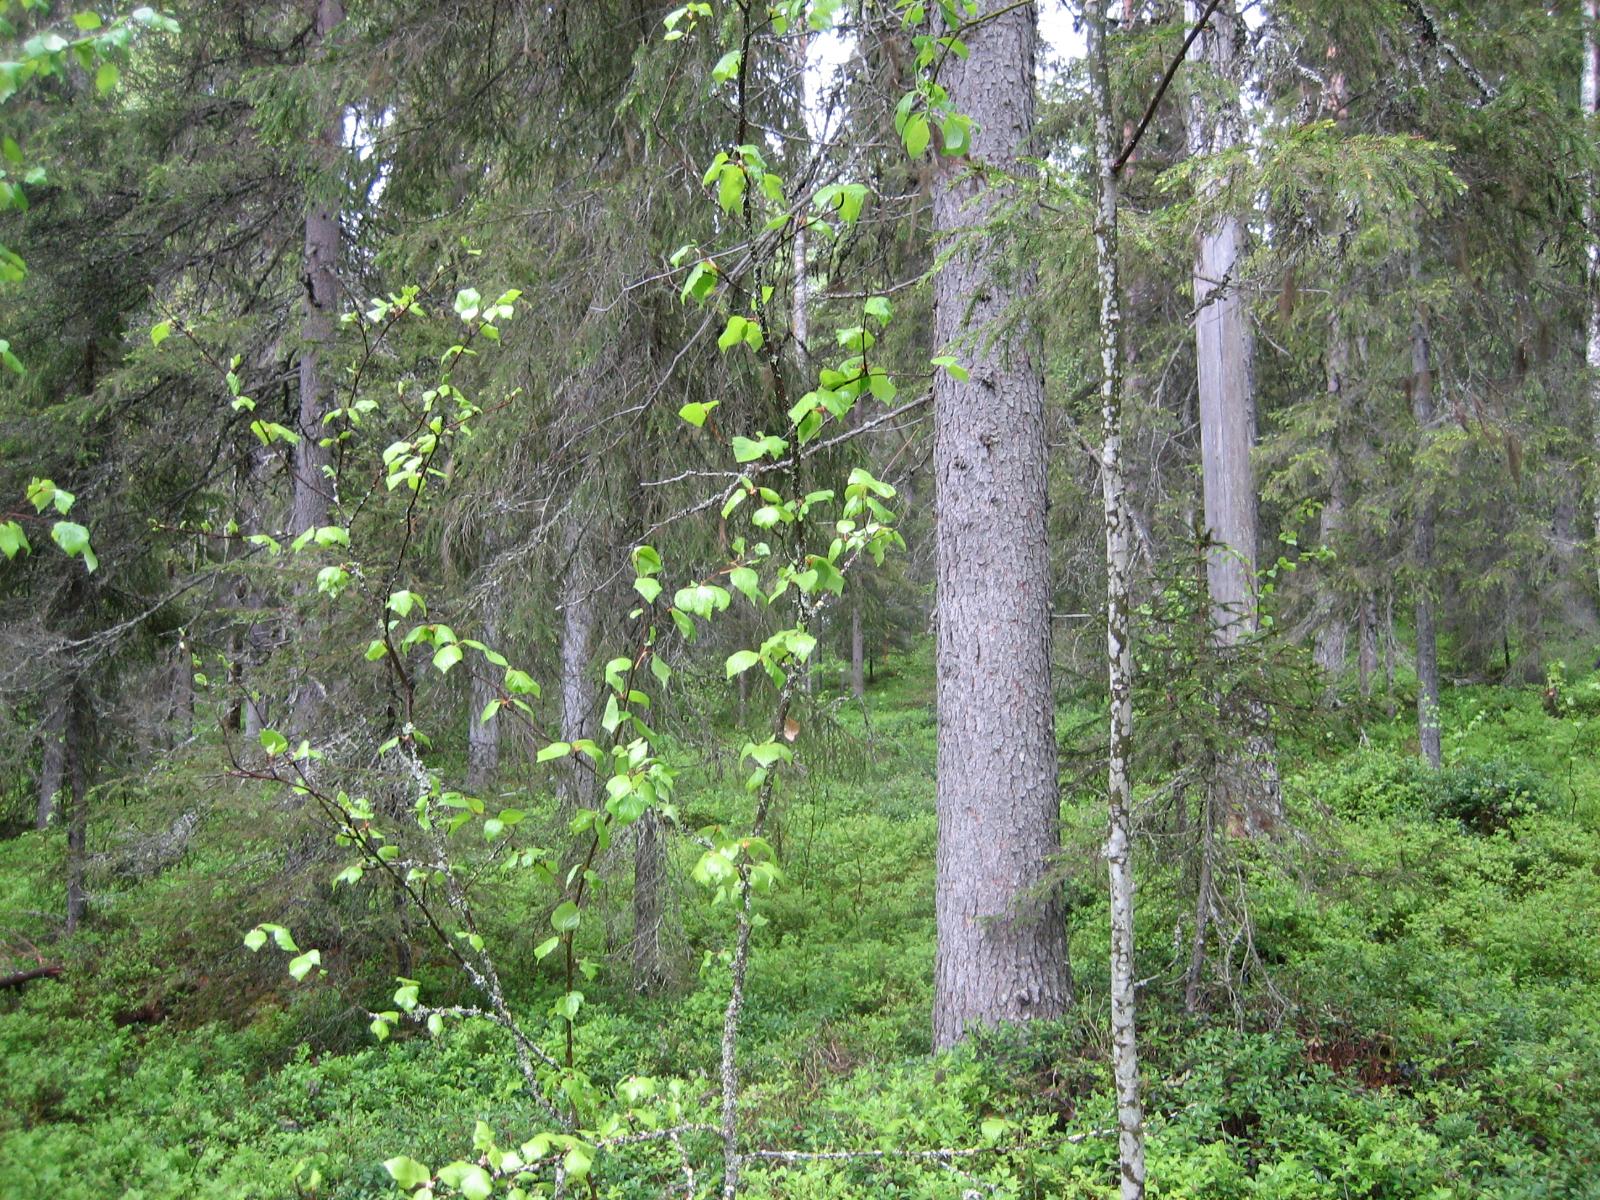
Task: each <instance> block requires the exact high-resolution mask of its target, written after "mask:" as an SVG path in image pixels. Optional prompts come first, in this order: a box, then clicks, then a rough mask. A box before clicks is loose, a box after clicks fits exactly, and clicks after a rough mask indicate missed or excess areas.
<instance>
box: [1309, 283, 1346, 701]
mask: <svg viewBox="0 0 1600 1200" xmlns="http://www.w3.org/2000/svg"><path fill="white" fill-rule="evenodd" d="M1349 362H1350V343H1349V341H1348V340H1347V339H1346V337H1345V333H1344V323H1343V322H1342V321H1341V320H1340V319H1339V314H1338V311H1337V309H1336V310H1335V311H1334V314H1333V316H1332V317H1330V318H1329V320H1328V348H1327V351H1326V354H1325V364H1324V365H1325V367H1326V377H1327V384H1326V394H1327V403H1328V406H1329V408H1330V409H1331V410H1332V411H1333V412H1335V413H1338V414H1339V415H1340V424H1341V425H1342V424H1343V411H1344V406H1345V404H1346V397H1345V388H1344V383H1345V374H1346V372H1347V371H1348V369H1349ZM1345 488H1346V479H1345V465H1344V456H1343V448H1342V445H1341V442H1340V438H1339V434H1338V432H1337V427H1336V431H1335V433H1334V437H1333V446H1332V448H1331V462H1330V464H1329V468H1328V500H1327V503H1326V504H1324V505H1323V508H1322V543H1323V545H1325V546H1334V545H1336V544H1337V543H1338V541H1339V538H1340V537H1341V536H1342V535H1343V533H1344V524H1345ZM1317 607H1318V610H1319V611H1318V621H1317V630H1316V636H1315V641H1314V649H1313V656H1314V657H1315V659H1316V663H1317V666H1319V667H1321V668H1322V670H1323V671H1324V672H1326V673H1327V674H1328V675H1329V676H1330V677H1331V678H1332V679H1334V680H1337V678H1338V677H1339V676H1340V675H1342V674H1343V673H1344V668H1345V662H1346V659H1347V657H1348V655H1349V648H1348V647H1349V641H1350V617H1349V613H1348V612H1347V610H1346V605H1345V602H1344V595H1343V594H1342V592H1341V590H1340V588H1339V587H1338V586H1337V584H1336V583H1335V582H1334V581H1333V580H1329V579H1327V578H1326V575H1324V581H1323V583H1322V594H1321V596H1320V597H1319V598H1318V605H1317Z"/></svg>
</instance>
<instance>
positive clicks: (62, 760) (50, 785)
mask: <svg viewBox="0 0 1600 1200" xmlns="http://www.w3.org/2000/svg"><path fill="white" fill-rule="evenodd" d="M67 705H68V698H67V697H65V696H63V697H60V698H52V699H51V700H50V701H49V708H48V709H47V710H46V711H45V718H44V728H43V730H42V731H41V736H40V740H41V745H40V761H39V802H38V807H37V808H36V809H35V812H34V819H33V827H34V828H35V829H43V828H45V827H46V826H47V825H49V824H50V818H51V817H52V816H53V815H54V814H55V812H56V806H57V803H58V800H59V797H60V794H61V785H62V783H63V781H64V780H65V778H66V764H67V743H66V737H67Z"/></svg>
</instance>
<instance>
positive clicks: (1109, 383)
mask: <svg viewBox="0 0 1600 1200" xmlns="http://www.w3.org/2000/svg"><path fill="white" fill-rule="evenodd" d="M1084 14H1085V17H1086V19H1087V20H1086V23H1087V25H1088V34H1089V80H1090V90H1091V92H1092V93H1093V96H1094V108H1095V112H1094V134H1095V158H1096V160H1097V166H1098V170H1097V172H1096V182H1097V185H1098V186H1097V188H1096V201H1097V203H1096V212H1095V225H1094V238H1095V266H1096V275H1097V277H1098V280H1099V286H1100V407H1101V419H1102V438H1101V443H1100V483H1101V490H1102V495H1103V499H1104V504H1105V529H1106V664H1107V675H1108V684H1109V692H1110V700H1111V705H1110V707H1111V732H1110V740H1109V744H1108V747H1107V756H1106V766H1107V785H1108V786H1107V801H1108V803H1107V808H1108V817H1109V819H1108V822H1107V833H1106V849H1105V856H1106V867H1107V874H1108V877H1109V882H1110V892H1111V1067H1112V1076H1113V1079H1114V1081H1115V1084H1116V1092H1117V1141H1118V1162H1119V1167H1120V1176H1121V1195H1122V1200H1143V1198H1144V1188H1145V1155H1144V1101H1143V1098H1142V1096H1141V1094H1140V1089H1139V1043H1138V1036H1137V1030H1138V1026H1137V1014H1136V1009H1137V996H1136V991H1137V989H1136V985H1135V980H1136V979H1137V977H1138V976H1137V973H1136V972H1135V970H1134V957H1133V949H1134V947H1133V932H1134V929H1133V904H1134V887H1133V839H1132V836H1131V830H1130V827H1129V826H1130V821H1131V815H1130V814H1131V811H1132V808H1133V786H1132V782H1131V776H1130V771H1131V768H1132V761H1131V760H1132V755H1133V671H1134V665H1133V622H1132V614H1133V533H1132V529H1131V528H1130V518H1131V515H1132V514H1131V513H1130V512H1129V509H1128V489H1127V482H1126V478H1125V475H1124V470H1123V461H1122V295H1121V292H1122V286H1121V275H1120V273H1119V271H1118V262H1117V232H1118V230H1117V225H1118V220H1117V207H1118V195H1117V173H1116V166H1115V163H1116V156H1117V153H1118V151H1119V150H1120V144H1119V143H1120V139H1118V138H1117V136H1116V134H1115V132H1114V125H1113V123H1112V122H1113V110H1112V101H1111V83H1110V79H1109V75H1108V71H1107V67H1106V19H1105V9H1104V6H1103V5H1102V3H1101V2H1100V0H1090V3H1088V4H1086V5H1085V6H1084Z"/></svg>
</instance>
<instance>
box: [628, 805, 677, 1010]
mask: <svg viewBox="0 0 1600 1200" xmlns="http://www.w3.org/2000/svg"><path fill="white" fill-rule="evenodd" d="M634 839H635V841H634V847H633V988H634V990H635V991H637V992H640V993H643V994H646V995H648V994H650V993H653V992H658V991H660V990H661V989H662V988H663V987H665V986H666V985H667V983H668V982H670V979H671V971H670V969H669V964H668V961H667V949H666V939H665V938H664V936H663V929H664V924H665V921H666V898H667V835H666V829H665V827H664V826H663V824H662V821H661V814H660V813H659V812H657V811H656V810H655V809H654V808H649V809H646V810H645V814H644V816H642V817H640V818H639V821H638V824H636V825H635V826H634Z"/></svg>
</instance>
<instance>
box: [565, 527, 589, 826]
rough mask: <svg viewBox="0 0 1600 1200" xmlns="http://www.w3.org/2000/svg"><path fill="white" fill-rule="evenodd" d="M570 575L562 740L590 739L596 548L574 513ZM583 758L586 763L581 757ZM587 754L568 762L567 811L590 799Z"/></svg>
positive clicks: (569, 531)
mask: <svg viewBox="0 0 1600 1200" xmlns="http://www.w3.org/2000/svg"><path fill="white" fill-rule="evenodd" d="M564 545H565V549H566V555H565V558H566V576H565V578H564V579H563V581H562V585H561V649H560V656H561V738H562V740H563V741H566V742H576V741H580V740H582V739H584V738H587V737H590V736H591V735H592V733H593V730H592V728H591V727H592V724H593V721H592V714H591V713H590V711H589V710H590V707H591V706H592V704H593V703H594V681H593V680H592V679H591V678H590V673H589V668H590V659H591V658H592V657H593V653H594V651H593V643H594V622H595V596H594V586H593V575H594V572H593V571H592V569H591V555H592V553H593V551H592V548H591V547H590V546H589V545H588V544H587V542H586V540H585V538H584V536H583V529H582V526H581V523H580V521H579V519H578V518H577V517H576V516H570V517H569V518H568V521H567V526H566V532H565V534H564ZM580 760H581V761H580ZM587 762H588V760H587V759H584V758H583V756H582V755H577V754H574V755H571V756H569V758H568V759H567V762H566V763H565V768H566V769H565V770H564V771H563V772H562V776H561V779H562V782H561V785H560V786H561V797H560V798H561V803H562V805H563V806H564V808H565V809H566V810H568V811H571V810H574V809H578V808H582V807H584V806H585V805H587V804H588V802H589V795H590V792H591V791H592V790H593V789H592V782H593V779H594V772H593V771H592V770H591V769H590V768H589V767H588V766H587V765H586V764H587Z"/></svg>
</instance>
